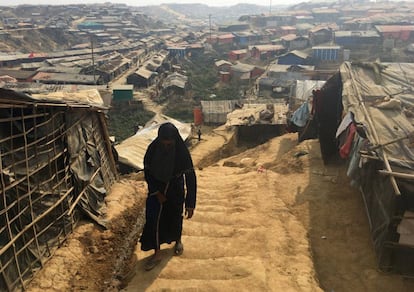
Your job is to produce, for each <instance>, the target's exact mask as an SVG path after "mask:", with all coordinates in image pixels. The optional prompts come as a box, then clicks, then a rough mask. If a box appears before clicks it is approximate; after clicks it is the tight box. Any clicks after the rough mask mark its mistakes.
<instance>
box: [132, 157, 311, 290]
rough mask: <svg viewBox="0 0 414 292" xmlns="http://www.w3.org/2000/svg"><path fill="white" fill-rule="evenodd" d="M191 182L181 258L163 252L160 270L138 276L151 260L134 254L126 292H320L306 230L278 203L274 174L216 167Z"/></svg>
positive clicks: (169, 250)
mask: <svg viewBox="0 0 414 292" xmlns="http://www.w3.org/2000/svg"><path fill="white" fill-rule="evenodd" d="M218 174H219V175H218ZM198 179H199V195H198V207H197V211H196V216H195V217H194V218H193V219H192V220H187V221H185V227H184V235H183V242H184V244H185V253H184V254H183V256H182V257H172V250H171V248H166V249H164V255H165V260H164V262H163V263H162V265H161V266H159V267H157V268H156V269H155V270H153V271H151V272H149V273H143V272H142V269H143V267H142V265H143V263H145V260H146V259H147V257H148V256H149V255H151V252H141V251H138V253H137V258H138V259H139V261H138V264H137V266H136V269H137V271H136V277H135V278H134V279H133V280H132V281H131V282H130V284H129V285H128V288H127V289H126V290H125V291H145V290H147V289H148V291H161V290H163V289H171V290H179V289H183V290H186V289H188V290H191V289H193V290H197V291H272V290H275V288H276V287H278V289H279V291H282V290H283V291H297V290H306V291H318V290H319V288H318V287H319V286H318V283H317V281H316V280H315V277H314V268H313V263H312V259H311V255H310V252H309V245H308V241H307V238H306V230H305V229H304V228H303V225H302V224H300V222H298V220H297V219H296V218H295V216H294V215H292V214H290V213H289V210H288V209H287V208H286V206H285V204H284V203H283V201H282V200H280V198H278V194H277V192H275V189H274V188H273V183H274V179H275V174H272V173H262V172H257V171H249V172H244V171H243V169H240V168H238V167H226V166H220V165H218V166H212V167H207V168H204V169H203V170H200V171H199V172H198ZM213 181H214V183H212V182H213ZM286 263H290V264H289V265H287V264H286ZM298 271H300V273H298ZM280 289H282V290H280Z"/></svg>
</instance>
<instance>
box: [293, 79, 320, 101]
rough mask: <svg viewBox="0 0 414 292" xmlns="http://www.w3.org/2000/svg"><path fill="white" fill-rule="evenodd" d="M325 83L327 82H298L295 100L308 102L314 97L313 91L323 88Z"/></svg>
mask: <svg viewBox="0 0 414 292" xmlns="http://www.w3.org/2000/svg"><path fill="white" fill-rule="evenodd" d="M325 82H326V81H325V80H296V93H295V98H296V99H299V100H303V101H305V100H308V98H309V97H311V96H312V90H314V89H320V88H322V86H323V85H324V84H325Z"/></svg>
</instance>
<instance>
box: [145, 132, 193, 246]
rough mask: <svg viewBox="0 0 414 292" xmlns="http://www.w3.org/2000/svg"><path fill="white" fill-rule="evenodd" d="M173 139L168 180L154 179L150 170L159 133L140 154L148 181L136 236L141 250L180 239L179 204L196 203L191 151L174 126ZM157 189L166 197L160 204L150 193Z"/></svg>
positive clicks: (180, 220) (191, 205) (188, 205)
mask: <svg viewBox="0 0 414 292" xmlns="http://www.w3.org/2000/svg"><path fill="white" fill-rule="evenodd" d="M174 128H175V127H174ZM175 129H176V128H175ZM174 140H175V153H174V159H173V160H174V162H173V163H174V166H173V167H172V169H173V171H172V175H171V178H170V179H169V180H168V181H165V182H164V181H161V180H160V179H157V178H156V175H154V173H153V172H154V171H155V170H154V169H156V167H155V166H153V165H152V164H151V162H152V161H154V160H153V159H154V155H156V153H158V152H157V147H162V143H161V139H160V137H157V138H156V139H155V140H154V141H153V142H152V143H151V144H150V145H149V146H148V149H147V152H146V154H145V157H144V174H145V180H146V182H147V185H148V197H147V201H146V212H145V219H146V220H145V225H144V229H143V232H142V235H141V238H140V242H141V249H142V250H144V251H147V250H151V249H159V248H160V245H161V244H162V243H171V242H173V241H177V240H179V239H181V233H182V226H183V205H185V208H190V209H194V208H195V206H196V193H197V182H196V175H195V172H194V168H193V162H192V159H191V155H190V152H189V151H188V149H187V146H186V145H185V144H184V141H183V140H182V139H181V136H179V133H178V130H177V131H176V134H174ZM157 163H159V162H157ZM151 166H152V167H151ZM184 184H185V188H184ZM185 190H186V191H185ZM157 191H159V192H161V193H163V194H165V195H166V197H167V201H165V202H164V203H163V204H160V203H159V201H158V199H157V196H156V195H154V194H155V193H156V192H157Z"/></svg>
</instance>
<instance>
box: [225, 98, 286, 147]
mask: <svg viewBox="0 0 414 292" xmlns="http://www.w3.org/2000/svg"><path fill="white" fill-rule="evenodd" d="M287 112H288V105H287V104H286V103H285V102H283V101H281V102H274V101H273V102H272V103H257V104H244V105H243V106H242V107H240V108H237V109H235V110H234V111H232V112H230V113H229V114H228V115H227V121H226V126H229V127H230V126H233V127H235V128H236V139H237V143H239V142H254V143H264V142H266V141H267V140H269V139H270V138H274V137H277V136H280V135H281V134H282V133H284V132H285V127H286V124H287V119H286V114H287Z"/></svg>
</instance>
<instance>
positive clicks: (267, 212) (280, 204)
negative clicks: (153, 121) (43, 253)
mask: <svg viewBox="0 0 414 292" xmlns="http://www.w3.org/2000/svg"><path fill="white" fill-rule="evenodd" d="M233 141H234V140H233V139H232V132H231V131H230V132H229V131H227V130H226V129H225V128H219V129H216V130H214V131H212V132H211V133H210V134H203V136H202V141H201V142H200V143H197V144H196V145H195V146H194V147H193V148H192V154H193V159H194V162H195V165H196V166H197V167H198V168H197V177H198V183H199V192H198V206H197V209H196V212H195V215H194V217H193V218H192V219H191V220H185V222H184V235H183V243H184V248H185V251H184V254H183V255H182V256H181V257H173V256H172V245H171V246H169V245H165V246H162V248H163V250H162V252H163V255H164V259H163V261H162V263H161V264H160V265H159V266H158V267H156V268H155V269H154V270H152V271H150V272H145V271H144V270H143V264H144V262H145V260H146V259H147V258H148V256H149V255H150V254H151V253H149V252H142V251H140V250H139V246H136V247H135V245H134V243H135V242H136V240H137V236H138V234H139V232H140V228H141V227H142V207H143V202H144V198H145V192H146V189H145V183H144V182H143V181H142V176H140V175H134V176H131V177H128V178H124V179H123V180H122V181H121V182H119V183H117V184H116V185H115V186H114V188H113V190H112V191H111V194H110V195H109V196H108V220H109V221H110V222H111V225H110V228H109V230H106V231H104V230H100V229H99V228H98V227H96V226H94V225H92V224H91V223H85V224H82V225H81V226H80V227H79V228H78V229H77V230H76V232H75V233H74V234H73V236H71V237H70V238H69V239H68V240H67V242H66V245H65V246H64V247H62V248H61V249H59V250H58V252H57V253H56V255H55V257H53V258H52V259H51V260H50V261H48V262H47V263H46V265H45V268H44V269H43V270H42V271H40V272H39V273H38V275H37V276H36V278H35V279H34V280H33V281H32V283H31V287H30V289H28V290H29V291H41V290H43V291H44V290H47V291H82V290H84V291H119V290H121V289H122V290H124V291H170V290H172V291H177V290H179V291H336V292H337V291H414V282H413V281H412V280H407V279H404V278H402V277H400V276H398V275H386V274H383V273H381V272H379V271H378V270H377V266H376V259H375V254H374V251H373V248H372V244H371V241H370V234H369V229H368V223H367V220H366V215H365V212H364V207H363V202H362V199H361V196H360V194H359V192H358V191H357V190H356V189H353V188H351V187H350V186H349V181H348V179H347V177H346V176H345V174H344V172H345V170H344V167H343V166H335V167H334V166H331V167H325V166H324V165H323V163H322V161H321V156H320V151H319V144H318V142H317V141H316V140H309V141H305V142H303V143H301V144H299V145H297V142H296V135H294V134H286V135H283V136H281V137H277V138H274V139H272V140H271V141H269V142H267V143H265V144H263V145H260V146H257V147H255V148H253V149H249V150H245V151H241V150H240V149H236V148H235V147H234V143H233ZM229 155H232V156H229ZM209 162H210V163H209ZM134 248H135V252H134V253H133V251H134Z"/></svg>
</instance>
